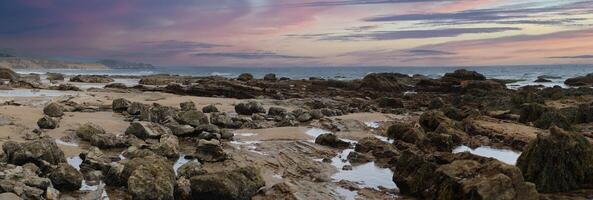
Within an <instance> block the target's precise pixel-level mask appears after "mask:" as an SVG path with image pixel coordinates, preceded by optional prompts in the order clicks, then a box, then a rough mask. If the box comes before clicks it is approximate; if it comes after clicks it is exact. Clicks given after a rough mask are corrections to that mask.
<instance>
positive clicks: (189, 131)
mask: <svg viewBox="0 0 593 200" xmlns="http://www.w3.org/2000/svg"><path fill="white" fill-rule="evenodd" d="M166 126H167V128H169V129H170V130H171V132H172V133H173V135H176V136H179V137H185V136H191V135H193V134H194V131H195V128H194V127H192V126H190V125H180V124H167V125H166Z"/></svg>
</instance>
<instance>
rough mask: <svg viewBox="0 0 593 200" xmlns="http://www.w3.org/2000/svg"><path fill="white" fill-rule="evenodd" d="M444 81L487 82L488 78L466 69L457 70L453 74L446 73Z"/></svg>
mask: <svg viewBox="0 0 593 200" xmlns="http://www.w3.org/2000/svg"><path fill="white" fill-rule="evenodd" d="M443 79H454V80H486V77H485V76H484V75H482V74H480V73H478V72H476V71H469V70H465V69H458V70H455V71H454V72H453V73H446V74H445V76H443Z"/></svg>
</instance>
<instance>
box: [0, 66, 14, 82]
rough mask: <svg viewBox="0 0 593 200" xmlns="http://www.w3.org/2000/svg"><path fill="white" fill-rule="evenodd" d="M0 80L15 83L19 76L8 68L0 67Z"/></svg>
mask: <svg viewBox="0 0 593 200" xmlns="http://www.w3.org/2000/svg"><path fill="white" fill-rule="evenodd" d="M0 79H6V80H9V81H17V80H18V79H19V74H17V73H16V72H14V71H13V70H12V69H10V68H5V67H0Z"/></svg>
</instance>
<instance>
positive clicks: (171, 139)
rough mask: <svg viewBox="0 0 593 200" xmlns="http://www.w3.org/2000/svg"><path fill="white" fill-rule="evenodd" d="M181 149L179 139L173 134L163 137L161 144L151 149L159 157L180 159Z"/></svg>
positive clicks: (160, 140)
mask: <svg viewBox="0 0 593 200" xmlns="http://www.w3.org/2000/svg"><path fill="white" fill-rule="evenodd" d="M179 149H180V147H179V139H177V136H175V135H171V134H166V135H162V136H161V139H159V143H158V144H155V145H153V146H152V147H151V150H152V151H153V152H155V153H156V154H157V155H160V156H163V157H166V158H179Z"/></svg>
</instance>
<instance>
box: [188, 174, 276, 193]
mask: <svg viewBox="0 0 593 200" xmlns="http://www.w3.org/2000/svg"><path fill="white" fill-rule="evenodd" d="M190 181H191V196H192V198H193V199H229V200H248V199H251V197H252V196H254V195H255V194H256V193H257V191H258V190H259V189H260V188H261V187H263V186H264V185H265V182H264V180H263V178H262V176H261V175H260V173H259V171H258V170H257V169H255V168H253V167H243V168H239V169H235V170H232V171H225V172H219V173H212V174H205V175H200V176H194V177H192V178H191V179H190Z"/></svg>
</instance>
